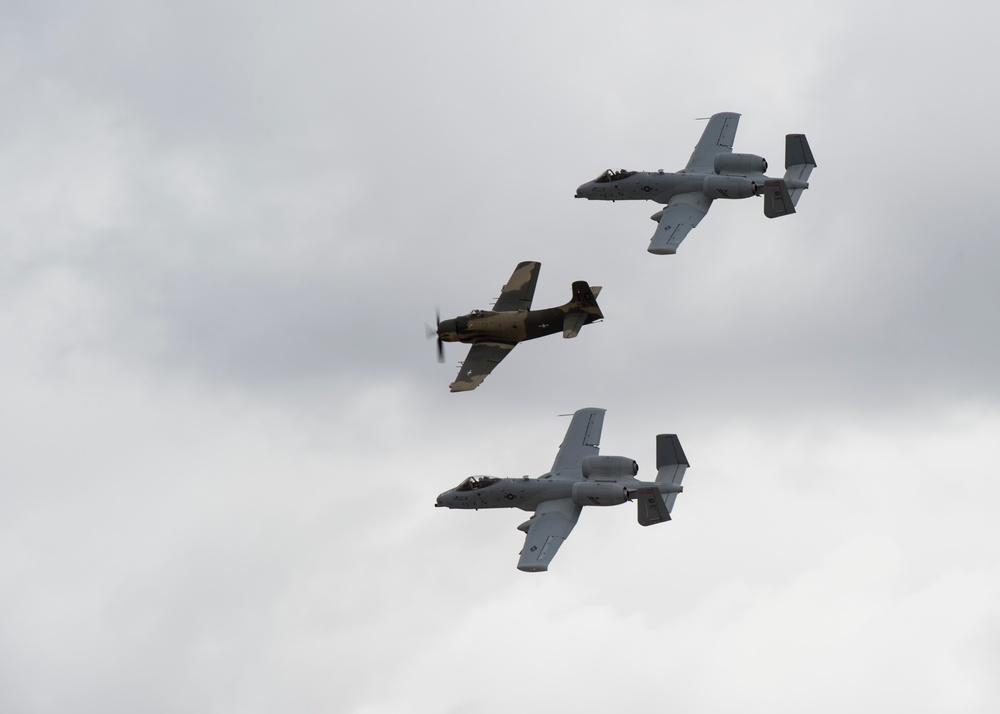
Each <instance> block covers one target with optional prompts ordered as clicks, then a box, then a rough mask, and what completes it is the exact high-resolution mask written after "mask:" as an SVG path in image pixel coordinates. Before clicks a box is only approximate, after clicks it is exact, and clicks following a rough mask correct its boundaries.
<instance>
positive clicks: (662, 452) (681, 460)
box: [656, 434, 690, 513]
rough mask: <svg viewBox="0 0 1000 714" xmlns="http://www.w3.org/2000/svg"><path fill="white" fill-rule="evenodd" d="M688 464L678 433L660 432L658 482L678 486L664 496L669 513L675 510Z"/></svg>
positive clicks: (658, 440) (657, 459) (657, 464)
mask: <svg viewBox="0 0 1000 714" xmlns="http://www.w3.org/2000/svg"><path fill="white" fill-rule="evenodd" d="M688 466H690V464H689V463H688V460H687V456H685V454H684V449H683V448H682V447H681V441H680V439H678V438H677V435H676V434H660V435H658V436H657V437H656V483H657V484H658V485H662V486H674V487H677V488H676V489H675V490H671V491H669V492H668V493H667V494H666V497H665V498H664V504H665V505H666V508H667V512H668V513H669V512H670V511H672V510H674V501H676V500H677V493H678V491H679V490H680V488H679V487H680V485H681V481H683V480H684V472H685V471H687V468H688ZM663 490H666V489H663Z"/></svg>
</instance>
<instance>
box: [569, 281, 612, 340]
mask: <svg viewBox="0 0 1000 714" xmlns="http://www.w3.org/2000/svg"><path fill="white" fill-rule="evenodd" d="M600 292H601V287H600V286H599V285H595V286H594V287H593V288H591V287H590V285H588V284H587V282H586V281H585V280H577V281H576V282H575V283H573V299H572V300H570V301H569V302H568V303H566V304H565V305H563V309H564V310H565V311H566V316H565V317H564V318H563V337H567V338H569V337H576V336H577V335H578V334H580V328H581V327H583V326H584V325H586V324H587V323H589V322H593V321H594V320H601V319H604V313H603V312H601V308H600V307H598V305H597V296H598V295H599V294H600Z"/></svg>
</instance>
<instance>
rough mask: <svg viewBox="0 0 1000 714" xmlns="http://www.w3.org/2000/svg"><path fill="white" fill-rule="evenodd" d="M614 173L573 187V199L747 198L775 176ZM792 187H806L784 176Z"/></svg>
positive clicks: (684, 172) (662, 200) (804, 184)
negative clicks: (698, 195)
mask: <svg viewBox="0 0 1000 714" xmlns="http://www.w3.org/2000/svg"><path fill="white" fill-rule="evenodd" d="M614 173H616V172H606V173H605V174H602V175H601V176H600V177H598V178H597V179H595V180H594V181H588V182H587V183H585V184H583V185H582V186H580V187H579V188H578V189H576V198H586V199H589V200H591V201H655V202H656V203H664V204H665V203H668V202H669V201H670V199H671V198H672V197H674V196H676V195H678V194H682V193H701V194H703V195H705V196H707V197H708V198H713V199H714V198H733V199H735V198H749V197H750V196H757V195H760V192H761V191H762V190H763V188H764V184H765V183H767V182H768V181H776V180H777V179H774V178H770V177H768V176H765V175H764V174H762V173H747V174H717V173H688V172H686V171H679V172H677V173H665V172H662V171H656V172H653V171H621V172H617V173H619V174H621V176H622V177H621V178H614V177H613V174H614ZM785 184H786V186H787V187H788V188H789V190H791V189H796V188H808V186H809V184H808V183H806V182H805V181H795V180H791V179H785Z"/></svg>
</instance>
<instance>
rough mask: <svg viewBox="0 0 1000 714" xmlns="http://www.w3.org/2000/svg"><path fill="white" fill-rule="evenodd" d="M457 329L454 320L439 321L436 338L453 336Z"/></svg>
mask: <svg viewBox="0 0 1000 714" xmlns="http://www.w3.org/2000/svg"><path fill="white" fill-rule="evenodd" d="M457 329H458V325H457V324H455V320H454V318H452V319H451V320H441V322H439V323H438V337H442V338H443V337H446V336H448V335H453V334H455V330H457Z"/></svg>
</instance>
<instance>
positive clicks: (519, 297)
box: [428, 261, 604, 392]
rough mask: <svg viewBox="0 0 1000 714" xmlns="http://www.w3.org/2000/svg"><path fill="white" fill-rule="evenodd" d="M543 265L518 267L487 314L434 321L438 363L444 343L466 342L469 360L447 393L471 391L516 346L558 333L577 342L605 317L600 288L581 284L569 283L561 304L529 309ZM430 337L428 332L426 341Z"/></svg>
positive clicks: (475, 312)
mask: <svg viewBox="0 0 1000 714" xmlns="http://www.w3.org/2000/svg"><path fill="white" fill-rule="evenodd" d="M541 267H542V264H541V263H536V262H534V261H526V262H523V263H518V265H517V267H516V268H515V269H514V273H513V275H511V276H510V280H508V281H507V284H506V285H504V286H503V288H501V291H500V297H499V298H497V301H496V302H495V303H494V304H493V309H492V310H473V311H472V312H470V313H469V314H468V315H462V316H461V317H456V318H454V319H452V320H442V319H441V318H440V316H438V319H437V347H438V361H439V362H443V361H444V344H443V343H445V342H466V343H471V344H472V348H471V349H470V350H469V355H468V357H466V358H465V361H464V362H463V363H462V367H461V369H460V370H459V372H458V377H456V379H455V381H454V382H452V383H451V385H450V387H451V391H453V392H467V391H470V390H472V389H475V388H476V387H478V386H479V385H480V384H482V382H483V380H484V379H486V377H487V375H489V373H490V372H492V371H493V368H494V367H496V366H497V365H498V364H500V361H501V360H502V359H503V358H504V357H506V356H507V355H508V354H510V351H511V350H512V349H514V346H515V345H516V344H517V343H518V342H524V341H525V340H533V339H535V338H537V337H544V336H546V335H552V334H555V333H556V332H562V334H563V337H576V336H577V334H579V332H580V328H581V327H583V326H584V325H589V324H590V323H592V322H594V321H595V320H601V319H603V318H604V315H603V313H601V308H599V307H598V306H597V296H598V295H599V294H600V292H601V288H600V287H599V286H597V285H595V286H594V287H593V288H591V287H590V285H588V284H587V283H586V282H584V281H583V280H578V281H576V282H575V283H573V299H572V300H570V301H569V302H568V303H566V304H565V305H561V306H559V307H550V308H548V309H547V310H532V309H531V300H532V298H533V297H534V295H535V283H536V282H538V271H539V270H540V269H541ZM433 335H434V333H433V332H431V331H430V329H429V328H428V336H433Z"/></svg>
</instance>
